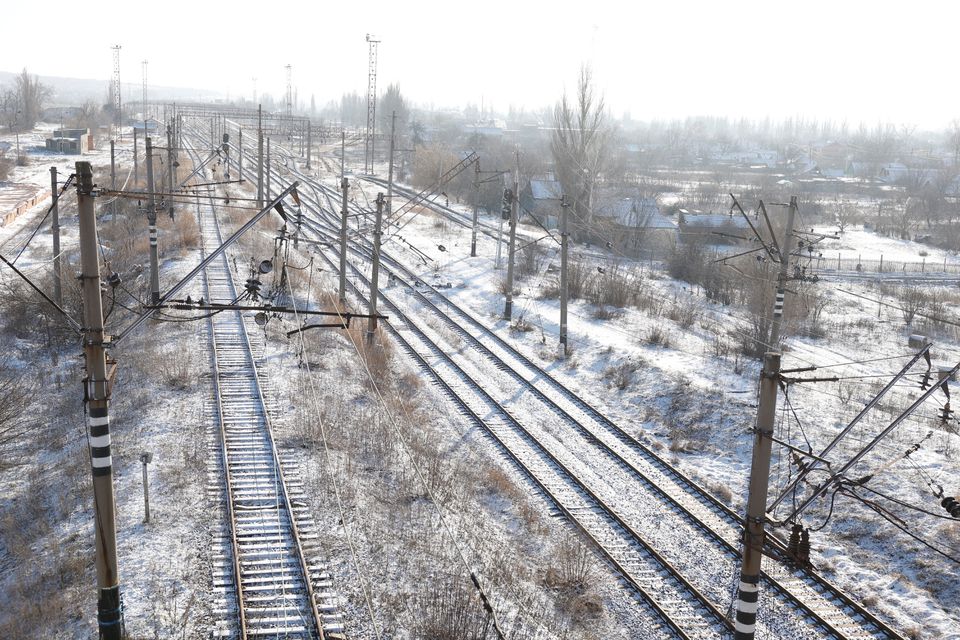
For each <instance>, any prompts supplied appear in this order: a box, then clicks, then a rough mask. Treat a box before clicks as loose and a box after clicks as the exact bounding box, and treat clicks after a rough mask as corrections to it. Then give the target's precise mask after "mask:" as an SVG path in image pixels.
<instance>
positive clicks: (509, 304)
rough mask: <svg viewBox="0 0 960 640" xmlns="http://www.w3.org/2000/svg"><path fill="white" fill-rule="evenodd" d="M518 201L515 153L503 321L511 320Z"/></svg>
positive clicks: (518, 175)
mask: <svg viewBox="0 0 960 640" xmlns="http://www.w3.org/2000/svg"><path fill="white" fill-rule="evenodd" d="M519 200H520V153H519V152H517V171H516V174H515V175H514V178H513V202H512V203H511V205H510V249H509V251H508V252H507V302H506V304H505V305H504V307H503V319H504V320H511V319H512V318H513V258H514V255H516V253H517V217H518V215H517V208H518V205H519Z"/></svg>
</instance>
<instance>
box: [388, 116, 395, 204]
mask: <svg viewBox="0 0 960 640" xmlns="http://www.w3.org/2000/svg"><path fill="white" fill-rule="evenodd" d="M396 128H397V112H396V111H394V112H393V114H392V115H391V116H390V160H389V162H388V163H387V167H388V168H387V219H388V220H389V219H390V214H391V213H393V145H394V133H395V131H396Z"/></svg>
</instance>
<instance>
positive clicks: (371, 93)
mask: <svg viewBox="0 0 960 640" xmlns="http://www.w3.org/2000/svg"><path fill="white" fill-rule="evenodd" d="M367 43H369V47H370V64H369V68H368V83H367V138H366V144H365V145H364V156H363V172H364V173H366V174H372V173H373V138H374V136H375V135H376V128H377V118H376V116H377V45H378V44H380V41H379V40H376V39H375V36H373V35H371V34H369V33H368V34H367Z"/></svg>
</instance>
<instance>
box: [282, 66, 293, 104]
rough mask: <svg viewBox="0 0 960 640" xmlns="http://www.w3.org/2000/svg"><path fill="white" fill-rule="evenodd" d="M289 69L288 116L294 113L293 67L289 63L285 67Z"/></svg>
mask: <svg viewBox="0 0 960 640" xmlns="http://www.w3.org/2000/svg"><path fill="white" fill-rule="evenodd" d="M284 69H286V70H287V104H286V112H287V115H288V116H292V115H293V67H291V66H290V65H289V64H288V65H287V66H286V67H284Z"/></svg>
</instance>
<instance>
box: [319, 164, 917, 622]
mask: <svg viewBox="0 0 960 640" xmlns="http://www.w3.org/2000/svg"><path fill="white" fill-rule="evenodd" d="M312 186H313V187H314V188H319V189H321V190H326V188H325V187H323V185H319V184H316V183H313V185H312ZM330 196H331V194H330V193H329V192H327V193H326V197H327V198H329V197H330ZM310 204H311V203H309V202H308V208H309V205H310ZM312 205H313V206H314V207H315V208H316V213H317V215H318V216H322V215H323V211H324V209H329V210H333V211H335V210H336V209H337V208H338V207H337V203H335V202H328V203H327V205H326V206H324V204H323V203H322V202H321V201H320V197H319V196H316V197H315V201H314V202H313V203H312ZM334 222H335V221H334V220H333V219H332V218H327V219H318V221H317V225H316V226H315V227H314V231H315V232H317V233H319V234H321V235H323V237H324V240H327V241H329V240H334V238H332V237H331V236H330V235H329V232H330V229H329V228H324V227H323V226H321V225H323V224H325V225H330V226H333V224H334ZM353 250H354V251H358V252H359V254H360V255H361V257H362V256H363V255H364V251H363V250H362V249H357V248H356V247H354V248H353ZM383 258H384V260H385V262H386V263H388V264H389V268H390V269H392V270H393V271H394V274H395V275H396V274H400V273H406V276H407V277H410V278H413V277H415V276H413V274H410V273H409V272H407V271H406V270H405V268H404V267H403V266H402V265H401V264H399V263H397V262H395V261H390V260H389V258H388V257H385V256H384V257H383ZM331 267H332V268H333V269H334V270H336V267H335V266H333V265H332V264H331ZM358 277H362V276H360V275H358ZM399 282H400V283H401V284H403V285H405V287H406V290H408V291H414V290H416V288H415V287H412V286H411V283H410V282H409V281H407V282H405V281H404V279H403V278H402V277H400V279H399ZM426 289H427V290H426V291H419V290H417V294H416V295H417V296H418V297H419V298H420V299H421V301H422V302H423V303H424V304H425V305H426V306H427V307H429V312H430V317H441V318H444V322H445V323H446V325H447V326H449V327H452V329H453V330H454V331H455V332H456V333H457V334H458V335H460V336H461V338H462V339H464V340H466V341H467V342H468V343H469V344H470V346H471V347H472V348H473V349H475V350H476V351H479V352H482V353H484V357H486V358H488V359H489V360H488V363H491V364H493V367H494V369H496V370H499V371H502V372H503V373H504V374H505V375H506V376H508V377H510V378H512V379H513V380H514V382H515V383H516V384H517V385H519V386H522V387H524V389H523V391H522V393H526V394H530V395H531V396H533V397H535V398H536V399H537V400H538V401H539V402H542V403H543V404H544V405H545V406H547V407H548V409H549V411H551V412H553V413H555V414H557V415H560V416H562V417H563V418H564V421H565V422H566V423H567V424H568V425H569V426H572V427H573V428H574V429H576V430H577V431H578V432H579V433H578V434H577V435H578V437H579V438H580V440H577V442H578V444H577V445H576V446H570V447H569V449H576V450H579V447H580V446H581V443H585V444H586V446H589V447H592V448H595V449H600V450H602V451H603V454H604V456H606V458H607V459H608V462H610V463H611V464H610V466H608V467H605V468H604V473H621V474H622V473H625V474H627V475H629V476H632V477H633V479H634V482H636V481H639V483H640V484H641V485H643V490H644V491H646V492H648V493H650V494H651V495H653V496H654V497H655V499H656V500H657V501H659V502H661V503H662V504H664V505H666V506H667V508H668V510H669V511H670V512H672V513H670V514H666V515H667V516H670V517H675V518H676V517H679V519H680V520H682V521H684V526H686V527H688V528H691V527H692V529H693V530H696V536H694V538H696V537H699V538H701V539H704V538H705V539H706V540H703V541H704V542H706V544H707V546H710V547H713V548H715V549H720V550H722V551H723V553H724V554H725V555H726V557H727V560H728V562H733V563H734V568H735V562H736V560H737V559H738V557H739V544H738V543H739V537H740V535H741V532H742V522H741V520H740V518H739V516H737V514H735V513H733V512H732V511H730V510H729V509H728V508H727V507H726V506H725V505H723V504H722V503H720V502H719V501H717V500H716V499H715V498H713V496H711V495H710V494H709V493H707V492H706V491H704V490H703V489H702V488H700V487H699V486H698V485H696V483H693V482H692V481H690V480H689V479H688V478H686V477H685V476H683V475H682V474H680V473H679V472H678V471H677V470H676V469H674V468H673V467H672V466H671V465H669V464H668V463H666V462H665V461H663V460H662V459H660V458H659V456H656V454H655V453H653V452H652V451H650V450H648V449H647V448H646V447H644V446H643V445H642V444H641V443H639V442H638V441H636V440H635V439H634V438H632V437H631V436H629V435H628V434H627V433H626V432H624V431H623V430H622V429H620V428H619V427H618V426H617V425H615V424H614V423H613V422H612V421H610V420H609V419H607V418H606V417H605V416H604V415H603V414H602V413H601V412H599V411H597V410H596V409H594V408H593V407H591V406H590V405H588V404H587V403H586V402H584V401H583V400H582V399H580V398H579V397H577V396H576V395H575V394H572V393H571V392H569V391H568V390H566V389H565V388H564V387H563V385H561V384H559V383H558V382H557V381H556V380H555V379H553V378H552V377H551V376H549V375H548V374H546V372H544V371H543V370H541V369H539V367H537V366H536V365H534V364H533V363H532V362H530V361H529V360H528V359H526V358H525V357H524V356H522V355H521V354H519V353H518V352H516V351H515V350H514V349H512V347H510V346H509V345H508V344H506V342H505V341H503V340H502V339H500V338H499V336H497V335H496V334H495V333H494V332H492V331H490V330H489V329H487V328H486V327H485V326H483V325H482V324H480V323H479V322H477V321H476V320H474V319H473V318H472V317H471V316H469V314H467V313H465V312H463V311H462V310H460V309H459V308H457V307H456V306H455V305H453V304H452V303H451V302H450V301H449V300H447V299H446V298H445V297H443V296H442V295H441V294H439V292H437V291H436V290H435V289H432V288H426ZM357 293H358V294H359V291H358V292H357ZM430 297H434V298H436V300H437V301H436V302H433V301H431V300H430ZM383 299H384V301H385V302H386V303H387V304H388V305H390V306H391V316H392V319H393V322H394V323H396V322H397V321H398V320H399V321H401V322H403V323H404V324H405V325H406V327H408V328H406V329H403V331H404V332H407V333H411V334H414V335H415V339H414V340H407V339H406V338H405V337H404V336H403V335H400V333H398V334H397V335H398V338H399V340H400V341H401V344H403V345H404V348H405V349H406V350H407V351H408V352H410V353H411V355H413V357H414V358H415V359H416V360H417V361H418V362H420V364H421V366H423V367H424V368H426V369H427V370H428V371H431V372H432V375H433V377H434V379H435V380H436V381H437V383H438V384H440V385H441V387H443V390H444V393H445V394H447V395H448V396H450V397H451V399H452V400H454V401H456V402H458V403H460V404H461V407H462V410H463V411H464V413H465V414H466V415H467V416H468V417H470V418H471V419H472V420H475V421H479V422H480V423H483V422H484V421H483V420H480V419H479V417H476V414H477V413H478V412H477V411H476V410H475V408H471V407H469V404H470V401H468V400H466V398H469V397H471V394H473V395H474V396H476V395H477V390H476V389H475V388H473V387H475V386H476V380H473V379H472V378H470V376H469V375H468V374H466V373H465V372H464V370H463V369H462V368H461V369H459V371H460V373H457V372H456V371H454V370H450V369H447V370H444V371H443V372H442V373H440V372H438V371H437V368H438V367H450V366H451V363H443V364H440V363H441V361H442V357H441V354H442V351H443V350H442V349H441V348H439V347H438V346H436V345H435V344H433V343H432V342H431V341H430V339H429V338H427V337H426V335H425V334H424V332H423V331H422V330H421V329H419V328H417V327H416V326H415V324H416V323H411V322H409V321H407V320H406V319H403V316H402V314H401V312H400V309H399V307H397V306H395V305H393V303H392V302H390V301H388V300H387V297H386V296H384V298H383ZM441 305H442V306H443V307H444V308H446V309H449V310H450V311H451V313H452V314H453V315H457V316H458V321H453V320H452V319H451V318H450V317H449V316H448V315H447V314H446V313H445V312H444V311H443V310H441V309H440V306H441ZM460 323H463V324H467V325H469V326H470V330H467V329H466V328H465V327H464V326H462V325H461V324H460ZM394 328H395V327H394ZM478 336H479V337H478ZM417 341H419V343H420V346H421V349H419V350H418V349H415V348H414V347H413V344H414V343H415V342H417ZM428 343H429V344H428ZM430 345H432V346H430ZM486 345H492V346H491V347H488V346H486ZM468 379H469V380H472V383H471V382H466V381H467V380H468ZM451 380H455V381H457V382H455V383H451V382H450V381H451ZM534 380H536V381H538V385H534V384H533V381H534ZM461 382H466V384H467V386H468V387H470V388H468V389H463V388H462V387H461V386H460V385H461ZM541 387H546V390H545V391H544V390H541ZM484 393H485V392H484ZM488 398H489V396H488ZM458 399H459V400H458ZM490 400H491V401H492V400H493V399H492V398H490ZM464 404H467V405H468V406H467V407H464V406H463V405H464ZM494 404H496V403H495V401H494ZM488 406H492V405H488ZM500 410H501V411H500V414H499V415H500V416H501V417H503V416H510V414H509V412H508V411H506V410H505V409H503V407H502V406H500ZM481 415H483V414H481ZM511 420H512V421H513V422H514V423H515V429H516V430H523V431H526V430H525V429H523V427H522V425H520V424H519V421H517V420H516V419H515V418H514V417H513V416H510V417H509V418H508V419H507V420H506V421H511ZM499 426H500V425H499V424H498V425H495V426H494V427H492V428H489V427H488V431H489V432H490V433H491V435H492V436H493V437H494V439H495V440H497V442H498V444H499V445H500V446H501V447H502V448H503V449H504V450H506V451H507V453H508V455H510V456H511V458H512V459H513V461H514V463H515V464H518V465H520V466H521V467H523V465H524V463H523V462H522V461H521V460H529V459H535V458H536V457H537V456H540V457H546V458H548V459H550V461H551V464H553V465H555V466H556V467H559V468H562V469H563V470H564V473H566V475H567V476H568V477H570V478H576V477H577V476H578V475H587V474H588V473H589V470H584V469H581V470H578V471H572V470H571V466H572V464H571V466H567V463H565V462H561V461H560V455H562V454H560V455H558V454H555V453H551V452H550V451H549V450H548V449H547V447H546V446H544V445H543V444H542V443H541V444H539V449H538V452H536V453H530V450H529V449H528V450H527V451H526V453H525V455H526V457H522V456H521V454H520V453H519V451H520V450H521V449H522V447H521V446H520V445H517V444H516V442H515V440H512V439H511V437H510V436H509V435H508V436H502V435H499V434H498V433H497V432H496V429H497V428H498V427H499ZM569 436H570V433H569V431H567V432H565V434H564V439H569ZM524 437H525V438H526V442H527V444H528V445H530V447H534V445H533V441H535V440H536V439H537V438H536V437H535V436H532V435H531V434H530V433H529V432H527V433H526V434H525V436H524ZM508 443H509V444H508ZM510 444H512V445H513V448H512V449H511V447H510ZM511 451H512V452H513V453H511ZM531 456H533V457H532V458H531ZM568 462H569V460H568ZM525 473H526V474H527V475H528V477H531V478H532V479H533V480H534V482H535V484H537V485H538V486H539V487H540V488H541V490H542V491H543V492H545V494H546V495H548V496H549V499H551V500H553V501H554V502H555V503H556V504H558V505H559V504H561V503H562V502H563V499H562V498H561V497H560V496H557V495H556V493H555V492H552V491H551V485H550V483H549V482H544V481H543V480H542V479H541V478H539V477H538V476H537V473H538V472H537V471H536V470H532V469H530V468H525ZM580 490H581V491H591V490H590V489H589V487H587V486H586V485H585V484H581V489H580ZM564 498H566V496H564ZM596 501H597V503H602V502H603V500H602V499H600V498H599V497H597V498H596ZM559 508H560V511H561V512H563V513H564V515H566V516H567V517H568V519H570V520H571V521H572V522H573V523H574V524H575V525H577V526H578V527H579V528H581V530H584V531H585V532H586V533H587V534H588V535H589V536H590V537H591V539H593V540H594V542H595V544H596V545H597V546H598V548H600V549H601V551H602V552H603V548H604V546H603V543H602V542H599V543H598V537H599V538H601V539H602V538H603V535H604V534H601V535H600V536H595V535H593V534H591V533H590V532H589V531H587V528H588V527H587V526H585V525H584V523H582V522H580V521H578V520H577V519H576V517H575V516H574V515H573V514H574V513H575V510H574V511H571V510H570V509H569V508H566V510H565V508H564V507H559ZM600 508H601V509H604V507H600ZM574 509H576V507H574ZM628 509H629V507H628V506H621V507H610V506H609V505H608V506H607V507H606V509H605V510H606V512H607V514H608V515H609V516H610V517H612V518H613V517H619V514H620V513H621V512H623V511H625V510H628ZM659 517H661V518H662V517H665V514H663V513H661V514H659ZM623 524H624V525H626V526H625V527H624V528H625V529H630V525H629V524H627V523H625V522H624V523H623ZM634 533H636V532H635V531H634ZM638 540H640V541H638ZM631 544H634V545H639V546H643V545H644V543H643V542H642V538H640V536H639V535H637V537H636V538H635V539H634V541H632V542H631ZM772 544H773V546H782V545H778V544H777V542H776V541H774V542H773V543H772ZM647 546H648V548H651V549H652V547H650V546H649V545H647ZM604 555H605V557H606V558H607V560H608V562H609V563H610V564H612V565H613V566H614V567H616V568H617V569H618V571H619V572H620V573H621V575H622V576H624V578H625V580H626V581H627V582H628V583H630V582H631V578H630V577H629V568H628V567H625V566H624V565H623V564H622V563H621V562H620V561H619V560H617V558H615V557H613V556H612V555H611V554H609V553H604ZM669 564H670V563H669V561H666V559H662V561H661V562H660V567H661V570H662V571H667V572H670V569H667V568H666V566H667V565H669ZM700 569H701V570H703V569H704V567H703V566H701V567H700ZM677 573H678V574H679V573H681V572H679V571H677ZM681 577H682V576H681ZM633 586H634V587H636V585H635V584H634V585H633ZM764 587H765V588H766V589H769V590H770V591H771V592H772V593H773V594H774V595H775V596H776V598H777V599H778V600H780V601H782V602H783V603H784V606H787V607H790V608H793V609H795V612H794V614H795V615H799V617H800V619H802V620H804V621H805V622H806V623H807V624H809V625H810V626H812V627H814V628H816V631H814V635H812V636H807V637H824V636H829V637H837V638H891V637H892V638H899V637H901V636H899V635H898V634H897V633H896V632H895V631H893V630H892V629H890V628H889V627H887V626H886V625H885V624H884V623H882V622H881V621H879V620H878V619H876V618H875V617H874V616H872V615H871V614H870V613H869V612H866V611H865V610H864V609H863V608H862V607H860V606H859V605H858V604H857V603H855V602H854V601H852V600H850V599H849V598H848V597H847V596H846V595H845V594H843V593H842V592H840V591H839V590H838V589H836V588H835V587H833V586H832V585H829V584H828V583H826V581H824V580H823V579H822V578H820V577H819V576H817V575H816V574H815V573H813V572H809V571H803V570H796V569H793V568H790V567H788V566H786V565H782V564H773V563H769V562H768V571H767V575H766V576H765V582H764ZM694 592H697V590H696V589H695V588H694V589H693V590H692V591H688V593H694ZM701 595H702V594H701ZM721 595H722V594H721ZM712 596H713V598H714V600H718V599H720V598H719V597H718V594H717V592H716V590H715V589H714V592H713V594H712ZM694 599H698V598H697V597H696V596H694ZM704 600H707V602H706V603H703V602H701V603H702V604H704V606H705V607H707V608H708V609H709V608H710V607H711V606H712V607H713V608H714V609H716V610H718V611H719V607H718V606H716V605H711V604H710V603H709V600H708V599H707V598H704ZM671 604H672V603H668V605H667V607H666V608H664V607H662V606H661V607H660V613H661V614H663V613H664V612H666V615H667V617H668V618H669V617H670V614H669V611H670V606H671ZM654 605H656V606H659V605H657V603H654ZM656 606H654V608H656ZM764 606H765V607H767V609H768V610H769V608H770V605H769V603H765V604H764ZM762 611H763V610H762ZM713 615H714V618H715V619H718V620H722V619H723V618H722V616H720V617H717V616H716V614H713ZM678 627H679V624H678ZM702 632H703V630H702V629H693V630H692V631H691V633H693V634H697V633H702ZM788 634H789V635H795V633H790V632H788ZM777 635H780V634H777ZM694 637H697V636H696V635H694Z"/></svg>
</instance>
